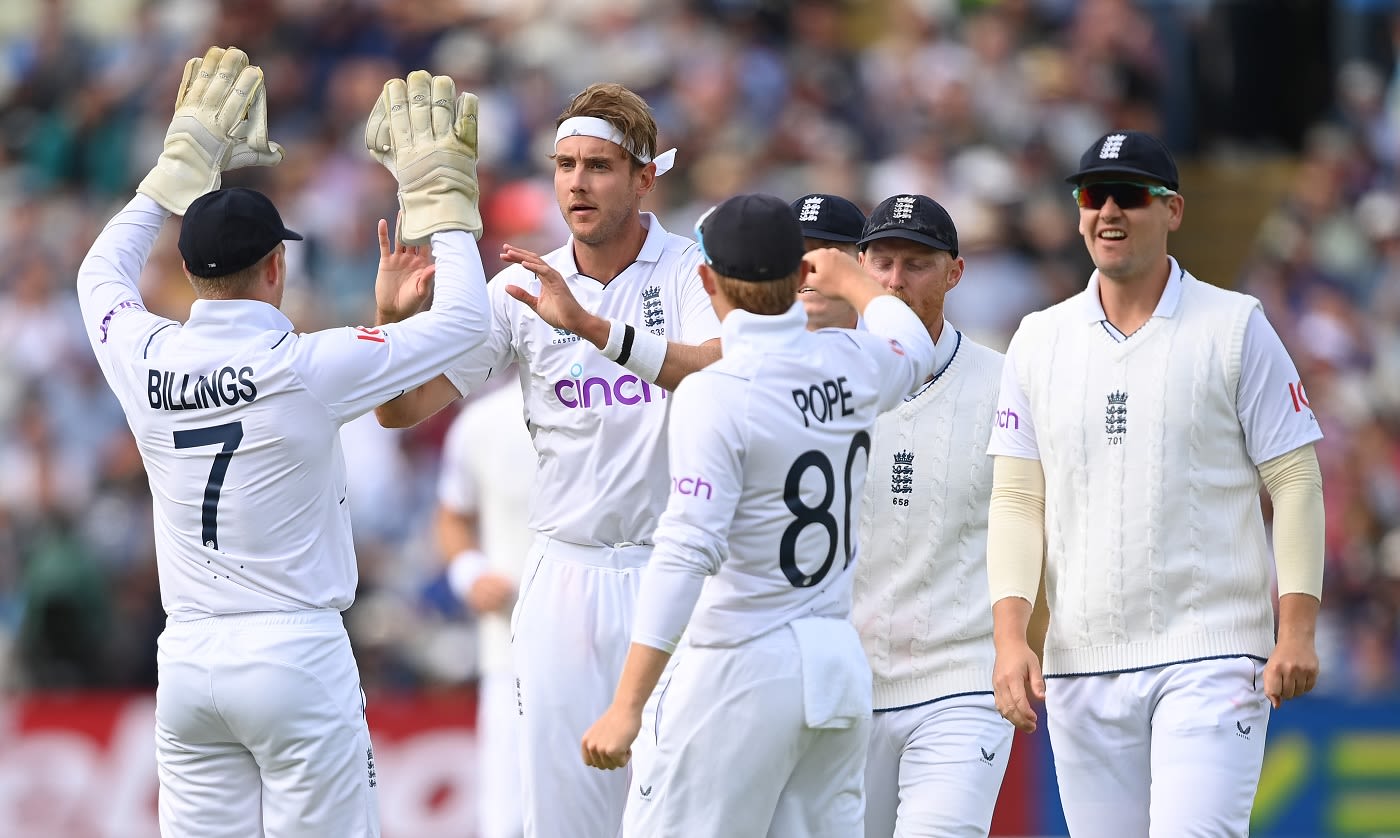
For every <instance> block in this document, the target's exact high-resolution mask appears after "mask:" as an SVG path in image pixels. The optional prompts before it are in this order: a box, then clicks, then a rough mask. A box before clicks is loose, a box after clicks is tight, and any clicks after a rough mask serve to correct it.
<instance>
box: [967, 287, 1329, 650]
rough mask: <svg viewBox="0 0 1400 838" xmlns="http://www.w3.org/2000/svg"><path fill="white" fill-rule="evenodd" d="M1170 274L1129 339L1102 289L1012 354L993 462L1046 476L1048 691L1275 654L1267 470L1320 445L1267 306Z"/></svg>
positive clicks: (1046, 321) (1049, 321)
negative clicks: (1015, 463) (1114, 326)
mask: <svg viewBox="0 0 1400 838" xmlns="http://www.w3.org/2000/svg"><path fill="white" fill-rule="evenodd" d="M1171 267H1172V276H1171V279H1170V280H1169V282H1168V285H1167V289H1166V293H1164V294H1163V296H1162V300H1161V301H1160V302H1159V305H1158V308H1157V310H1156V312H1155V313H1154V315H1153V317H1152V318H1151V319H1149V320H1148V322H1147V323H1146V324H1145V325H1143V327H1142V328H1141V329H1140V330H1139V331H1138V332H1137V333H1135V334H1133V335H1132V336H1130V337H1128V338H1127V339H1126V340H1120V337H1121V335H1116V334H1114V333H1112V332H1111V331H1109V330H1107V329H1106V328H1105V326H1104V323H1103V322H1102V308H1101V306H1100V305H1099V295H1098V282H1097V277H1094V278H1093V279H1092V280H1091V281H1090V285H1089V287H1088V288H1087V289H1086V290H1085V291H1084V292H1082V293H1081V294H1079V295H1076V296H1075V297H1072V298H1070V299H1069V300H1067V301H1065V302H1063V303H1060V304H1059V305H1057V306H1052V307H1051V308H1048V309H1046V310H1044V311H1041V312H1037V313H1035V314H1031V315H1028V316H1027V317H1026V318H1025V319H1024V320H1023V321H1022V323H1021V326H1020V328H1018V329H1017V331H1016V335H1015V336H1014V337H1013V338H1012V340H1011V346H1010V349H1009V350H1008V353H1007V360H1006V366H1005V376H1004V378H1003V381H1002V390H1001V401H1000V410H999V411H997V413H996V422H997V424H998V428H997V429H996V430H995V431H994V432H993V435H992V442H991V444H990V446H989V450H990V451H991V453H993V454H996V455H1008V456H1017V457H1025V456H1028V455H1032V454H1033V455H1034V456H1035V457H1036V458H1037V459H1039V460H1040V462H1041V463H1042V465H1043V467H1044V471H1045V522H1044V530H1045V540H1046V546H1045V552H1046V570H1045V585H1046V596H1047V599H1048V601H1049V606H1050V613H1051V615H1052V619H1051V621H1050V628H1049V632H1048V634H1047V636H1046V641H1045V663H1044V669H1045V674H1046V675H1047V677H1053V676H1064V675H1084V674H1099V673H1106V672H1126V671H1132V670H1136V669H1144V668H1151V667H1157V666H1165V665H1168V664H1172V663H1181V662H1186V661H1196V660H1206V659H1210V658H1217V657H1235V656H1240V655H1250V656H1253V657H1256V658H1258V659H1260V660H1263V659H1266V658H1268V656H1269V655H1270V653H1271V651H1272V649H1273V639H1274V637H1273V628H1274V626H1273V609H1272V603H1271V595H1270V583H1271V568H1270V561H1269V549H1268V543H1267V540H1266V538H1265V532H1264V522H1263V517H1262V515H1261V512H1260V501H1259V489H1260V477H1259V472H1258V464H1259V463H1261V462H1264V461H1265V460H1268V459H1272V458H1274V457H1277V456H1279V455H1280V454H1284V453H1287V452H1288V451H1290V450H1293V449H1294V448H1297V447H1299V446H1302V445H1306V444H1308V443H1311V442H1313V441H1315V440H1316V439H1318V438H1319V437H1320V436H1321V434H1320V431H1319V430H1318V426H1317V422H1316V421H1315V420H1314V418H1313V415H1312V411H1311V410H1310V409H1309V408H1308V407H1307V400H1306V396H1305V395H1303V394H1302V390H1301V388H1300V386H1299V383H1298V380H1297V372H1296V370H1295V368H1294V366H1293V364H1292V362H1291V361H1290V360H1289V359H1288V357H1287V354H1286V353H1284V352H1283V351H1282V344H1281V343H1280V342H1279V340H1278V337H1277V335H1276V334H1275V333H1274V331H1273V330H1272V329H1271V328H1270V327H1269V325H1268V321H1267V320H1264V319H1263V318H1262V316H1261V315H1260V314H1259V302H1258V300H1256V299H1254V298H1252V297H1249V296H1246V295H1243V294H1238V293H1235V292H1233V291H1227V290H1224V289H1220V288H1216V287H1214V286H1211V285H1207V284H1206V283H1203V282H1201V281H1199V280H1197V279H1195V278H1194V277H1192V276H1190V275H1189V274H1187V273H1185V272H1184V271H1182V270H1181V269H1180V267H1179V266H1178V265H1177V264H1176V263H1175V262H1174V261H1173V262H1172V265H1171ZM1251 343H1254V344H1255V348H1254V349H1253V350H1251V349H1249V348H1248V347H1249V346H1250V344H1251ZM1008 390H1012V391H1013V392H1012V394H1011V395H1010V398H1008V392H1007V391H1008ZM1018 393H1019V394H1022V396H1024V398H1025V402H1024V403H1021V402H1019V401H1017V398H1018V396H1017V395H1016V394H1018ZM1027 405H1028V407H1027ZM1032 414H1034V415H1033V416H1032ZM1018 426H1019V427H1018ZM1028 433H1029V434H1031V437H1030V438H1031V439H1032V440H1033V441H1034V444H1035V447H1034V449H1031V448H1029V447H1027V446H1026V445H1025V444H1024V443H1021V444H1018V443H1017V440H1019V439H1021V438H1022V437H1023V436H1024V435H1026V434H1028ZM1027 583H1029V584H1030V587H1028V588H1023V589H1022V590H1019V591H1017V592H1016V594H1017V595H1020V596H1025V597H1026V598H1027V599H1029V598H1030V597H1031V596H1033V595H1034V590H1035V589H1034V583H1033V582H1032V581H1031V580H1022V584H1023V585H1025V584H1027ZM991 595H992V596H993V597H1000V596H1004V595H1006V594H1005V593H1004V592H1001V591H993V592H992V593H991Z"/></svg>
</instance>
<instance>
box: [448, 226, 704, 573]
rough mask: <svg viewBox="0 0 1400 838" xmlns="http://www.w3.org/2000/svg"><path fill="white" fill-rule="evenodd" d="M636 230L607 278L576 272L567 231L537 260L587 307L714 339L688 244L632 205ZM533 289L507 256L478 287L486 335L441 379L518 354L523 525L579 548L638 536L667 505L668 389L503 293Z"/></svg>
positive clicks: (472, 383) (647, 532) (642, 538)
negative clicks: (532, 469)
mask: <svg viewBox="0 0 1400 838" xmlns="http://www.w3.org/2000/svg"><path fill="white" fill-rule="evenodd" d="M642 223H643V224H644V225H645V226H646V227H647V237H646V241H645V243H643V245H642V249H641V252H640V253H638V254H637V259H636V261H634V262H633V263H632V264H631V265H629V266H628V267H627V268H626V269H625V270H624V271H623V272H622V273H620V274H618V275H617V276H616V277H614V278H613V279H612V281H610V282H608V283H607V284H606V285H604V284H602V283H600V282H598V281H597V280H595V279H593V278H591V277H588V276H584V275H582V274H580V273H579V272H578V267H577V265H576V264H575V263H574V249H573V244H574V243H573V238H572V237H570V239H569V240H568V241H567V242H565V244H564V246H563V247H561V248H559V249H558V250H555V251H553V252H551V253H549V254H547V255H545V257H544V261H545V262H547V263H549V265H550V266H552V267H553V268H554V269H555V270H557V271H559V273H560V274H561V275H563V277H564V281H565V282H566V283H568V285H569V290H571V291H572V292H573V294H574V296H575V297H576V298H577V299H578V301H579V303H580V304H581V305H582V306H583V307H584V308H585V309H587V310H588V311H591V312H593V313H594V314H597V315H598V316H600V317H605V318H609V319H614V320H622V321H624V322H627V323H630V324H632V325H633V326H634V327H636V328H637V329H645V330H647V331H649V332H651V333H652V334H655V335H660V336H662V337H664V338H666V339H667V340H669V341H673V342H679V343H688V344H700V343H704V342H705V341H708V340H712V339H714V338H717V337H719V320H718V319H717V318H716V317H715V313H714V309H713V308H712V307H711V306H710V298H709V295H707V294H706V293H705V289H704V288H703V287H702V286H701V285H700V277H699V274H698V273H697V272H696V266H697V265H698V264H699V261H700V255H699V251H698V248H696V246H695V243H694V242H692V241H691V240H690V239H687V238H685V237H683V236H677V235H672V234H671V233H668V232H666V230H665V229H664V228H663V227H662V226H661V223H660V222H659V221H657V220H656V217H655V216H653V215H652V214H651V213H642ZM507 285H518V286H520V287H521V288H524V289H525V290H527V291H529V292H531V293H534V294H538V293H539V287H540V283H539V280H538V279H537V278H536V277H535V275H534V274H532V273H530V272H529V271H528V270H526V269H525V268H522V267H520V266H519V265H511V266H510V267H507V268H506V269H505V270H503V271H501V272H500V273H499V274H497V275H496V276H495V278H494V279H492V280H491V284H490V286H489V288H488V294H489V296H490V306H491V318H492V322H491V330H490V335H489V337H488V338H487V340H486V343H485V344H484V345H482V346H480V347H477V348H475V349H472V350H470V351H468V352H467V353H465V354H464V355H462V357H461V358H459V359H458V360H457V362H456V363H455V364H454V365H453V367H452V369H451V370H449V371H448V374H447V375H448V378H449V379H450V380H451V381H452V383H453V384H454V385H456V387H457V389H458V390H459V391H461V392H462V393H469V392H471V391H472V390H473V389H475V388H477V387H479V386H481V384H482V382H484V381H486V380H487V379H488V378H489V377H490V376H491V375H493V374H500V372H501V371H502V370H504V369H506V367H508V366H509V365H510V363H511V362H512V361H517V362H518V363H519V367H520V386H521V389H522V391H523V392H524V393H525V415H526V418H527V420H528V422H529V426H530V433H531V435H532V436H533V438H534V442H535V450H536V451H537V452H539V466H538V467H539V471H538V473H537V476H536V479H535V486H534V491H533V492H532V493H531V498H530V509H531V514H530V528H531V529H532V530H534V531H536V532H539V533H542V534H544V535H547V536H549V537H551V538H556V539H559V540H561V541H567V542H570V543H573V544H583V545H595V546H603V545H615V544H622V543H632V544H649V543H651V541H652V534H653V532H654V531H655V529H656V521H657V518H659V517H660V515H661V509H662V507H663V506H664V505H665V502H666V490H667V487H666V469H665V466H664V463H665V456H666V435H667V430H666V414H667V405H668V403H669V401H670V399H669V394H668V393H667V392H666V391H665V390H663V389H661V388H660V387H658V386H656V385H655V384H651V383H648V382H646V381H642V380H641V379H639V378H638V377H637V376H636V375H635V374H633V373H632V372H630V371H628V370H627V368H626V367H623V366H621V365H620V364H616V363H614V362H612V361H609V360H608V359H607V358H605V357H603V355H602V353H600V352H599V351H598V349H597V347H595V346H594V345H593V344H591V343H589V342H588V341H586V340H583V339H582V338H580V337H578V336H577V335H574V334H572V333H570V332H566V331H564V330H562V329H555V328H554V327H553V326H550V325H549V324H548V323H546V322H545V321H543V320H541V319H540V318H539V316H538V315H536V314H535V313H534V312H533V311H531V310H530V307H529V306H527V305H524V304H523V303H520V302H518V301H517V300H515V299H514V298H512V297H511V296H510V295H508V294H506V291H505V289H506V286H507Z"/></svg>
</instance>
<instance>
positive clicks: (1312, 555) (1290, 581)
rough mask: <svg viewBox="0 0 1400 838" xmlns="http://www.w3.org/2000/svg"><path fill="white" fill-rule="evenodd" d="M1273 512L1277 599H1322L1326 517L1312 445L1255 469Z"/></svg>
mask: <svg viewBox="0 0 1400 838" xmlns="http://www.w3.org/2000/svg"><path fill="white" fill-rule="evenodd" d="M1259 475H1260V477H1262V478H1263V480H1264V485H1265V486H1267V487H1268V489H1269V497H1270V498H1271V499H1272V500H1273V506H1274V564H1275V566H1276V567H1277V568H1278V592H1279V595H1280V596H1283V595H1286V594H1293V593H1300V594H1310V595H1311V596H1312V597H1313V598H1314V599H1318V598H1320V597H1321V596H1322V571H1323V562H1324V558H1325V539H1324V535H1325V531H1326V517H1325V514H1324V510H1323V505H1322V471H1321V469H1320V467H1319V466H1318V462H1317V453H1316V451H1315V450H1314V449H1313V446H1312V445H1310V444H1309V445H1304V446H1302V447H1301V448H1297V449H1295V450H1293V451H1290V452H1288V453H1287V454H1282V455H1280V456H1278V457H1275V458H1273V459H1272V460H1268V461H1266V462H1264V463H1262V464H1260V466H1259Z"/></svg>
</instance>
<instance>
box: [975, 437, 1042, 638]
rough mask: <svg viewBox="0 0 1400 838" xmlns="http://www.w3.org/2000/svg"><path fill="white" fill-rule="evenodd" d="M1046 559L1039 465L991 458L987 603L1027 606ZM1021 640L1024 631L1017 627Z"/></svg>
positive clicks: (1038, 581) (1026, 461)
mask: <svg viewBox="0 0 1400 838" xmlns="http://www.w3.org/2000/svg"><path fill="white" fill-rule="evenodd" d="M1044 556H1045V473H1044V471H1042V469H1041V466H1040V461H1038V460H1029V459H1024V458H1021V457H995V458H994V463H993V466H992V499H991V503H990V505H989V507H988V512H987V582H988V586H989V588H990V592H991V600H992V602H993V603H996V602H998V601H1000V600H1002V599H1003V598H1005V597H1015V598H1018V599H1020V600H1021V601H1023V602H1025V604H1026V609H1027V610H1026V614H1027V617H1028V618H1029V615H1030V606H1031V603H1032V602H1034V601H1035V598H1036V592H1037V591H1038V590H1039V589H1040V582H1041V575H1042V570H1043V567H1044ZM1020 631H1021V634H1022V636H1024V634H1025V625H1024V624H1023V625H1022V626H1021V627H1020Z"/></svg>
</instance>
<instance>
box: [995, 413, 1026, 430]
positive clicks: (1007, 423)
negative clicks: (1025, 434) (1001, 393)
mask: <svg viewBox="0 0 1400 838" xmlns="http://www.w3.org/2000/svg"><path fill="white" fill-rule="evenodd" d="M997 427H998V428H1011V429H1012V430H1017V431H1019V430H1021V417H1019V416H1017V415H1016V411H1014V410H1012V409H1011V408H1007V409H1006V410H998V411H997Z"/></svg>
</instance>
